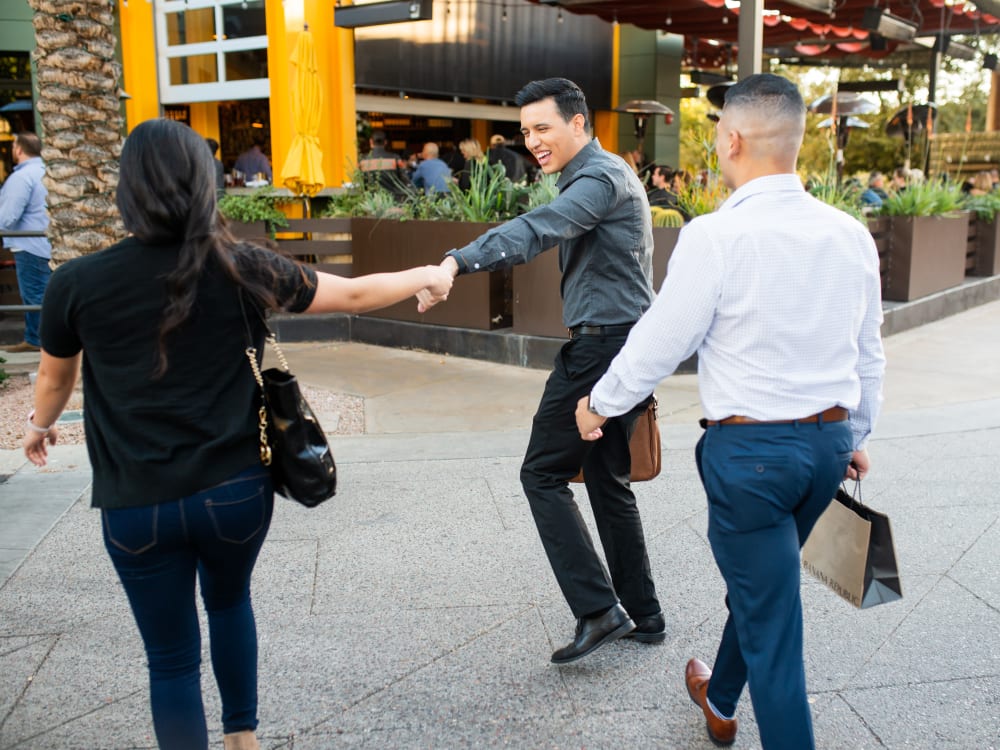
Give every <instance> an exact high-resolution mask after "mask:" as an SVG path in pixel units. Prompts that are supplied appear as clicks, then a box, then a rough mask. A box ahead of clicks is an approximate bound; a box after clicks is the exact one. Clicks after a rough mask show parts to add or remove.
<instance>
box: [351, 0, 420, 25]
mask: <svg viewBox="0 0 1000 750" xmlns="http://www.w3.org/2000/svg"><path fill="white" fill-rule="evenodd" d="M432 6H433V2H432V0H390V1H389V2H379V3H366V4H364V5H347V6H336V7H334V9H333V25H334V26H336V27H338V28H341V29H356V28H358V27H361V26H381V25H383V24H389V23H405V22H407V21H429V20H430V19H431V18H432V12H433V7H432Z"/></svg>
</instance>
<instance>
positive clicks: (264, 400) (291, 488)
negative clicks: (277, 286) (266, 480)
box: [239, 289, 337, 508]
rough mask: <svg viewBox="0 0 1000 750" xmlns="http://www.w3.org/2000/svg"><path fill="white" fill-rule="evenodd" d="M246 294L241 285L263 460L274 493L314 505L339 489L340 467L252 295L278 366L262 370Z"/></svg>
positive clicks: (241, 298)
mask: <svg viewBox="0 0 1000 750" xmlns="http://www.w3.org/2000/svg"><path fill="white" fill-rule="evenodd" d="M244 295H245V292H244V291H243V290H242V289H240V292H239V298H240V311H241V312H242V314H243V324H244V326H245V328H246V338H247V346H246V350H245V353H246V356H247V359H248V360H249V362H250V369H251V370H252V371H253V376H254V380H256V381H257V385H258V386H259V387H260V393H261V405H260V408H259V410H258V412H257V424H258V427H259V432H260V460H261V463H263V464H264V465H265V466H267V467H269V468H270V470H271V479H272V482H273V484H274V490H275V492H277V493H278V494H281V495H284V496H285V497H287V498H289V499H291V500H295V501H296V502H299V503H301V504H302V505H305V506H306V507H308V508H313V507H315V506H317V505H319V504H320V503H322V502H323V501H325V500H328V499H329V498H331V497H333V495H334V494H336V491H337V466H336V464H335V463H334V460H333V452H332V451H331V450H330V444H329V443H328V442H327V440H326V435H325V433H324V432H323V428H322V427H321V426H320V424H319V420H318V419H316V415H315V414H314V413H313V410H312V408H311V407H310V406H309V404H308V402H307V401H306V400H305V398H304V397H303V395H302V391H301V390H300V389H299V383H298V380H297V379H296V378H295V376H294V375H292V373H291V371H290V369H289V367H288V360H286V359H285V354H284V352H282V351H281V347H280V346H278V341H277V339H276V338H275V335H274V333H273V332H272V331H271V329H270V328H268V326H267V320H266V319H265V318H264V314H263V313H262V312H261V310H260V308H259V307H257V305H256V304H254V302H253V301H252V300H251V301H250V305H251V306H252V307H253V308H254V309H255V310H256V312H257V315H258V316H259V318H260V320H261V323H262V324H263V326H264V330H265V332H266V340H267V342H268V343H269V344H270V345H271V348H272V349H273V350H274V353H275V354H276V355H277V358H278V365H279V366H278V367H272V368H268V369H266V370H263V371H262V370H261V369H260V365H259V363H258V361H257V348H256V347H255V346H254V343H253V334H252V328H251V326H250V321H249V319H248V318H247V311H246V304H245V302H244Z"/></svg>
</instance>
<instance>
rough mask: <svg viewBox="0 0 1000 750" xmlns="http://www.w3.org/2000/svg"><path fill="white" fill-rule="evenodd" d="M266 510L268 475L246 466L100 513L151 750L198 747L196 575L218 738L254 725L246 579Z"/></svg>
mask: <svg viewBox="0 0 1000 750" xmlns="http://www.w3.org/2000/svg"><path fill="white" fill-rule="evenodd" d="M273 508H274V493H273V491H272V489H271V477H270V475H269V474H268V472H267V470H266V469H264V468H263V467H260V466H255V467H253V468H251V469H246V470H245V471H242V472H240V473H239V474H237V475H235V476H233V477H231V478H230V479H228V480H227V481H225V482H222V483H221V484H219V485H216V486H215V487H211V488H209V489H206V490H202V491H200V492H197V493H195V494H193V495H189V496H188V497H183V498H181V499H179V500H173V501H170V502H165V503H160V504H158V505H149V506H145V507H139V508H113V509H107V508H106V509H104V510H103V511H102V519H103V524H102V526H103V528H104V545H105V548H106V549H107V550H108V554H109V555H110V556H111V562H112V563H113V564H114V566H115V570H116V571H117V572H118V577H119V578H120V579H121V582H122V585H123V586H124V588H125V593H126V595H127V596H128V600H129V604H130V605H131V606H132V614H133V615H134V616H135V620H136V623H137V624H138V626H139V633H140V634H141V635H142V640H143V644H144V645H145V647H146V656H147V658H148V661H149V696H150V703H151V705H152V711H153V726H154V728H155V730H156V740H157V742H158V743H159V746H160V748H161V750H171V749H173V748H176V749H177V750H203V749H204V748H207V747H208V730H207V728H206V724H205V709H204V706H203V704H202V697H201V633H200V631H199V628H198V612H197V605H196V602H195V594H194V592H195V576H196V574H197V577H198V579H199V580H200V582H201V592H202V599H203V601H204V603H205V610H206V612H207V613H208V629H209V644H210V650H211V655H212V670H213V672H214V673H215V680H216V683H217V684H218V686H219V693H220V695H221V697H222V725H223V731H225V732H227V733H228V732H238V731H241V730H244V729H256V727H257V628H256V625H255V623H254V617H253V609H252V607H251V604H250V575H251V573H252V572H253V567H254V563H255V562H256V560H257V553H258V552H260V548H261V545H262V544H263V543H264V537H265V536H267V529H268V527H269V526H270V523H271V513H272V511H273Z"/></svg>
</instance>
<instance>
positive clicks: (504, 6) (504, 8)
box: [500, 5, 507, 21]
mask: <svg viewBox="0 0 1000 750" xmlns="http://www.w3.org/2000/svg"><path fill="white" fill-rule="evenodd" d="M500 7H502V8H503V13H502V14H501V16H500V20H501V21H506V20H507V6H506V5H502V6H500Z"/></svg>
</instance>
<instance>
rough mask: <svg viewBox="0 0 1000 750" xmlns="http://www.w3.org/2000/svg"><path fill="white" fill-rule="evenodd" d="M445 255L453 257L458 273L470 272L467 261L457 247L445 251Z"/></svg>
mask: <svg viewBox="0 0 1000 750" xmlns="http://www.w3.org/2000/svg"><path fill="white" fill-rule="evenodd" d="M445 256H450V257H452V258H454V259H455V262H456V263H457V264H458V272H459V274H463V273H469V272H470V270H471V269H470V268H469V263H468V261H466V260H465V258H464V257H463V256H462V251H461V250H458V249H453V250H449V251H448V252H446V253H445Z"/></svg>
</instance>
